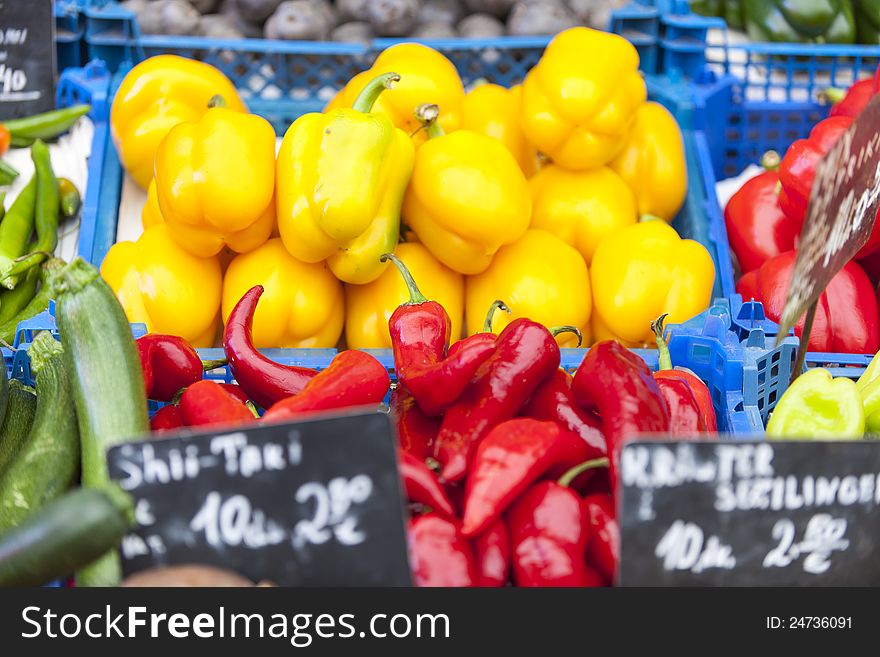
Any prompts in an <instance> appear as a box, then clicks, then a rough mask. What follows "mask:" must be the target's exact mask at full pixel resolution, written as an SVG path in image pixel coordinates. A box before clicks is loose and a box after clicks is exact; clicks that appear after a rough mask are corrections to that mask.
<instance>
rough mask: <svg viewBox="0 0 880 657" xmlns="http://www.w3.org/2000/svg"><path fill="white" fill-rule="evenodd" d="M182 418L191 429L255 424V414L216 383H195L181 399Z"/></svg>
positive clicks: (184, 392)
mask: <svg viewBox="0 0 880 657" xmlns="http://www.w3.org/2000/svg"><path fill="white" fill-rule="evenodd" d="M179 407H180V416H181V418H182V419H183V422H184V424H186V426H188V427H204V426H237V425H242V424H251V423H252V422H255V421H256V419H257V418H256V417H254V414H253V412H252V411H251V409H249V408H248V407H247V406H245V405H244V404H243V403H241V402H240V401H239V400H238V399H236V398H235V397H233V396H232V395H230V394H229V393H228V392H226V391H225V390H224V389H223V387H222V386H221V385H220V384H218V383H214V382H213V381H207V380H202V381H196V382H195V383H193V384H192V385H191V386H189V387H188V388H187V389H186V390H184V391H183V394H182V395H181V396H180V403H179Z"/></svg>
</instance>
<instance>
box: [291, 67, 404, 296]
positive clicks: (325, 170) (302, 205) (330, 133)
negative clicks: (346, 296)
mask: <svg viewBox="0 0 880 657" xmlns="http://www.w3.org/2000/svg"><path fill="white" fill-rule="evenodd" d="M398 79H400V78H399V76H398V75H397V74H396V73H386V74H383V75H380V76H379V77H377V78H376V79H375V80H373V82H371V83H370V84H369V85H367V87H365V88H364V93H363V94H362V95H361V96H360V97H359V98H358V100H357V102H355V105H354V108H353V109H346V108H341V109H337V110H333V111H331V112H328V113H326V114H315V113H313V114H305V115H303V116H301V117H300V118H298V119H297V120H296V121H294V123H293V125H291V126H290V128H289V129H288V130H287V134H286V135H284V140H283V141H282V142H281V150H279V152H278V166H277V174H276V175H277V181H278V184H277V189H278V230H279V232H280V233H281V239H282V240H284V246H285V247H287V250H288V251H290V253H291V255H293V256H294V257H295V258H297V259H298V260H302V261H303V262H312V263H314V262H321V261H322V260H326V261H327V264H328V266H329V267H330V270H331V271H332V272H333V273H334V274H335V275H336V277H337V278H338V279H339V280H341V281H344V282H346V283H356V284H364V283H369V282H371V281H374V280H376V279H377V278H378V277H379V275H380V274H381V273H382V272H383V271H385V269H386V267H387V265H386V264H384V263H382V262H380V260H379V258H380V257H381V256H382V254H383V253H388V252H389V251H393V250H394V246H395V245H396V244H397V240H398V237H399V235H400V204H401V201H402V199H403V193H404V191H405V190H406V185H407V183H408V182H409V178H410V174H411V173H412V168H413V158H414V149H413V145H412V142H411V141H410V140H409V138H408V137H407V135H406V133H405V132H403V131H402V130H399V129H397V128H395V127H394V125H392V123H391V120H390V119H389V118H388V117H387V116H385V115H383V114H374V113H371V112H370V108H371V107H372V105H373V103H374V102H375V100H376V98H378V97H379V96H380V94H381V92H382V91H383V89H385V88H386V86H388V85H390V84H391V83H392V82H394V81H396V80H398Z"/></svg>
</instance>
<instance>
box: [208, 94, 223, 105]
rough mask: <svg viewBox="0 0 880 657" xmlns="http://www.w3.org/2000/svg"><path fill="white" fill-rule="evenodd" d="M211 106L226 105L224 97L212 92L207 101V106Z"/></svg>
mask: <svg viewBox="0 0 880 657" xmlns="http://www.w3.org/2000/svg"><path fill="white" fill-rule="evenodd" d="M212 107H226V99H225V98H224V97H223V96H221V95H220V94H214V95H213V96H211V100H209V101H208V108H212Z"/></svg>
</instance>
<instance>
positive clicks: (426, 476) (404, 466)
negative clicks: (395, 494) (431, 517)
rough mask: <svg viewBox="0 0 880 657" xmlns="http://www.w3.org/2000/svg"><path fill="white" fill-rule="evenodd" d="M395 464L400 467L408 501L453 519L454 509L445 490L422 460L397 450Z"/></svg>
mask: <svg viewBox="0 0 880 657" xmlns="http://www.w3.org/2000/svg"><path fill="white" fill-rule="evenodd" d="M397 465H398V467H399V468H400V477H401V479H402V480H403V488H404V491H405V492H406V497H407V499H409V501H410V502H415V503H416V504H423V505H425V506H429V507H431V509H432V510H433V511H435V512H437V513H438V514H439V515H442V516H444V517H446V518H452V519H455V509H453V508H452V502H450V501H449V497H448V496H447V495H446V491H444V490H443V486H441V485H440V482H439V481H437V476H436V475H435V474H434V473H433V472H431V471H430V470H429V469H428V466H426V465H425V464H424V462H423V461H420V460H419V459H417V458H416V457H415V456H412V455H410V454H407V453H406V452H404V451H402V450H398V452H397Z"/></svg>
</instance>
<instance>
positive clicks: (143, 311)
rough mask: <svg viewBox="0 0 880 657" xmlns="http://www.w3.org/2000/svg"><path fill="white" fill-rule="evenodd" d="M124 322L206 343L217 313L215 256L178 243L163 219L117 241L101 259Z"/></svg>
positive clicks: (218, 284)
mask: <svg viewBox="0 0 880 657" xmlns="http://www.w3.org/2000/svg"><path fill="white" fill-rule="evenodd" d="M101 276H103V277H104V280H105V281H107V284H108V285H109V286H110V287H111V288H112V289H113V291H114V292H115V293H116V297H117V298H118V299H119V302H120V303H121V304H122V307H123V309H125V315H126V316H127V317H128V321H130V322H142V323H144V324H146V325H147V330H148V331H149V332H150V333H170V334H171V335H179V336H180V337H182V338H185V339H186V340H189V341H190V342H191V343H192V344H193V345H194V346H196V347H211V346H213V345H214V337H215V334H216V331H217V326H218V321H219V319H220V291H221V287H222V285H223V276H222V274H221V272H220V263H219V262H218V261H217V258H199V257H197V256H194V255H192V254H191V253H189V252H188V251H185V250H184V249H182V248H180V246H179V245H178V244H177V242H176V241H175V240H174V239H173V238H172V237H171V231H170V229H169V228H168V226H167V225H165V224H159V225H157V226H153V227H151V228H148V229H147V230H145V231H144V232H143V234H142V235H141V236H140V237H139V238H138V240H137V242H117V243H116V244H114V245H113V246H112V247H110V251H108V252H107V256H106V257H105V258H104V262H103V263H102V264H101Z"/></svg>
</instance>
